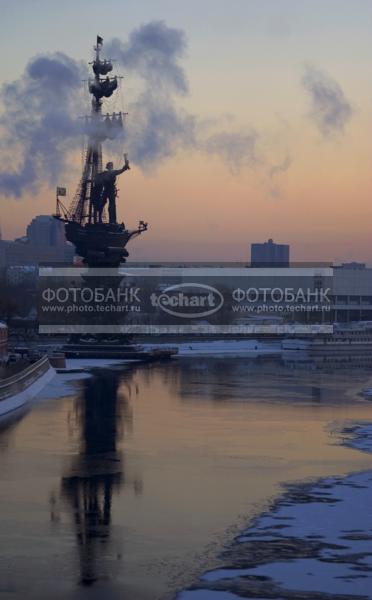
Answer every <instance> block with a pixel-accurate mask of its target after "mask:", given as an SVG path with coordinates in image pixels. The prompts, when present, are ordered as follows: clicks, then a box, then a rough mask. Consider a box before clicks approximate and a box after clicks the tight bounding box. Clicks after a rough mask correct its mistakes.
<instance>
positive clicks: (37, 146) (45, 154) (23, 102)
mask: <svg viewBox="0 0 372 600" xmlns="http://www.w3.org/2000/svg"><path fill="white" fill-rule="evenodd" d="M82 73H83V70H82V67H81V66H80V65H79V64H78V63H76V62H75V61H74V60H72V59H71V58H69V57H68V56H66V55H65V54H62V53H60V52H58V53H55V54H53V55H50V56H40V57H36V58H34V59H32V60H31V61H30V63H29V64H28V65H27V67H26V70H25V73H24V74H23V76H22V77H21V78H20V79H19V80H17V81H14V82H12V83H7V84H5V85H4V86H3V88H2V90H1V99H2V101H3V104H4V107H5V109H4V112H3V113H2V115H1V116H0V128H1V132H2V143H1V152H2V164H3V165H4V164H5V165H9V169H8V170H3V169H1V170H0V191H2V192H3V193H4V194H6V195H12V196H15V197H20V196H21V195H22V194H23V192H24V191H25V189H26V188H27V190H28V191H34V190H35V189H36V188H37V187H38V185H39V184H40V183H41V182H44V183H50V184H52V183H55V182H56V181H57V178H58V176H59V174H60V173H61V172H63V170H64V168H65V166H66V162H65V161H66V158H67V153H68V151H69V150H71V149H72V148H74V147H77V146H78V144H79V136H78V134H79V132H81V128H80V123H79V121H78V119H76V113H77V114H79V112H80V111H81V108H80V111H79V107H78V94H77V92H78V90H79V88H80V87H81V78H82ZM80 114H81V112H80ZM14 164H15V165H16V168H14Z"/></svg>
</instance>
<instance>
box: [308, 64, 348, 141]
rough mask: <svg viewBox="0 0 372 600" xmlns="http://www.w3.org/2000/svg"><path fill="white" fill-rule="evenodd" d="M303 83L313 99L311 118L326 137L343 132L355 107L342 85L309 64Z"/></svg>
mask: <svg viewBox="0 0 372 600" xmlns="http://www.w3.org/2000/svg"><path fill="white" fill-rule="evenodd" d="M302 84H303V86H304V88H305V90H306V91H307V92H308V94H309V96H310V100H311V111H310V115H309V116H310V118H311V119H312V120H313V121H314V123H315V124H316V126H317V127H318V129H319V131H320V132H321V134H322V135H323V136H324V137H329V136H332V135H334V134H338V133H343V132H344V129H345V126H346V124H347V123H348V122H349V121H350V119H351V117H352V115H353V112H354V111H353V109H352V106H351V104H350V103H349V101H348V100H347V98H346V97H345V94H344V92H343V90H342V88H341V86H340V85H339V84H338V83H337V81H335V80H334V79H333V78H332V77H331V76H330V75H328V74H327V73H325V72H323V71H321V70H320V69H318V68H317V67H314V66H311V65H307V66H306V67H305V72H304V75H303V77H302Z"/></svg>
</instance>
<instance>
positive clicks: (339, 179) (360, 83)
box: [0, 0, 372, 263]
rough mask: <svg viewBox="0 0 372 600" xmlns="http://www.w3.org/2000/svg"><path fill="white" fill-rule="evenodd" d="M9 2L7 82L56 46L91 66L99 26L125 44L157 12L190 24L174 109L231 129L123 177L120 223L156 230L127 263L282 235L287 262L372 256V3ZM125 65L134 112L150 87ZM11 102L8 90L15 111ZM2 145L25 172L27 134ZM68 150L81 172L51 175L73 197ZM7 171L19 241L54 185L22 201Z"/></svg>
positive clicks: (189, 256) (182, 26)
mask: <svg viewBox="0 0 372 600" xmlns="http://www.w3.org/2000/svg"><path fill="white" fill-rule="evenodd" d="M0 4H1V10H2V17H3V18H2V22H3V23H2V25H3V26H2V36H1V46H2V48H1V51H2V56H4V55H5V56H7V57H8V59H7V61H6V67H5V68H4V70H3V73H2V75H1V84H4V83H6V82H11V81H13V80H18V79H19V78H21V77H22V76H23V73H24V69H25V67H26V65H27V63H28V62H29V60H30V59H32V57H34V56H37V55H41V54H50V53H53V52H56V51H62V52H64V53H65V54H67V55H68V56H70V57H71V58H73V59H74V60H75V61H80V60H84V61H88V60H91V57H92V45H93V43H94V40H95V36H96V34H97V33H99V34H100V35H102V36H103V37H104V40H105V43H106V40H107V42H108V41H109V40H110V39H112V38H114V37H118V38H120V40H122V41H123V42H124V43H125V42H126V40H128V37H129V36H130V34H131V32H132V31H133V30H136V29H138V28H139V27H141V26H143V25H144V24H146V23H151V22H153V21H156V22H159V21H164V23H165V25H166V27H167V28H170V29H176V30H177V31H182V32H184V35H185V39H186V41H187V47H186V48H185V51H184V52H183V54H181V55H179V56H177V57H176V58H175V62H176V64H177V66H178V67H179V68H180V69H182V70H183V71H184V75H185V77H186V78H187V81H188V92H187V94H175V95H174V98H173V102H174V106H175V107H176V109H177V110H179V111H187V113H188V114H190V115H192V116H193V117H194V118H195V119H196V123H197V131H198V134H199V131H200V130H202V129H203V128H204V127H205V128H206V129H207V128H208V127H209V125H208V123H210V122H211V123H212V129H213V133H218V132H223V133H224V135H225V137H221V138H217V139H219V140H220V143H219V144H218V143H217V146H218V147H217V149H216V150H215V151H213V152H212V151H211V147H210V145H208V143H206V142H205V141H204V142H200V143H196V144H192V145H189V146H187V145H182V144H181V145H180V147H176V148H175V150H174V152H173V153H172V156H170V157H169V158H167V159H165V160H163V159H162V158H159V160H158V159H157V158H156V156H155V157H153V160H150V162H149V164H148V165H146V164H145V165H140V164H136V162H135V161H132V168H131V171H130V172H129V173H126V174H124V175H123V176H122V178H121V179H120V181H118V183H119V188H120V192H119V200H118V214H119V220H120V221H121V220H124V221H125V223H126V224H127V225H128V226H134V225H136V223H137V222H138V220H139V219H143V220H145V221H148V222H149V230H148V232H147V233H146V234H145V235H144V236H141V238H140V239H138V240H137V241H135V242H133V244H132V245H131V248H130V254H131V259H133V260H154V259H155V260H160V259H173V258H174V259H177V260H198V259H199V260H203V259H208V260H213V259H216V260H222V259H226V260H238V261H239V260H247V259H248V258H249V244H250V243H251V242H259V241H265V240H267V239H268V238H273V239H274V241H278V242H281V243H289V244H290V245H291V258H292V259H293V260H299V261H300V260H319V261H321V260H334V261H346V260H362V261H365V262H368V263H372V175H371V166H372V141H371V129H372V128H371V118H372V55H371V52H370V40H371V33H372V3H371V2H369V1H368V0H323V1H319V0H311V1H309V0H264V1H261V0H233V1H232V2H230V3H226V2H222V1H220V0H213V1H212V0H203V1H202V2H200V1H199V2H196V0H190V1H189V2H187V3H181V2H178V1H175V2H174V1H172V2H171V1H170V0H167V1H166V0H159V1H157V2H151V1H145V0H138V1H137V2H134V1H133V2H132V1H127V2H122V1H120V0H108V1H107V2H105V9H104V11H103V10H102V3H100V2H98V1H97V0H92V2H90V3H89V6H90V9H89V11H88V6H87V3H86V2H84V1H82V0H75V1H74V2H73V1H72V0H65V2H63V3H61V2H54V1H49V2H45V1H42V0H30V1H27V2H26V0H17V1H16V2H14V3H13V4H12V5H10V3H8V2H5V1H4V0H2V1H1V2H0ZM100 6H101V10H98V9H99V7H100ZM95 8H96V9H97V10H95ZM110 15H115V18H113V19H110V18H108V17H109V16H110ZM83 23H84V26H82V24H83ZM118 70H119V71H120V72H121V73H122V74H124V75H126V78H125V79H124V82H123V84H122V85H123V88H122V89H123V92H124V94H123V99H124V108H126V105H127V103H128V104H130V102H131V101H132V100H133V99H135V98H137V97H138V94H139V90H138V86H140V84H141V82H139V81H138V79H137V78H136V76H135V74H134V73H131V74H129V75H128V74H127V73H126V70H125V66H122V65H118ZM6 110H7V107H6V106H5V105H4V97H3V107H2V114H3V115H5V117H6ZM129 112H130V111H129ZM76 116H79V115H76ZM131 118H133V114H131V112H130V114H129V115H128V119H131ZM1 123H2V128H1V129H3V127H4V120H2V121H1ZM5 127H6V123H5ZM1 129H0V131H1ZM252 130H254V131H255V132H256V134H257V138H256V142H255V156H256V160H255V161H254V164H253V165H252V164H248V161H245V160H241V161H240V160H239V158H238V159H237V160H236V161H235V163H234V158H231V157H232V156H233V157H235V158H236V154H234V150H232V149H231V147H230V146H234V140H236V139H241V136H243V137H244V135H245V133H246V132H251V131H252ZM208 135H211V134H210V133H208ZM3 139H4V140H6V132H5V133H4V137H3ZM224 139H225V140H226V144H225V143H224V142H223V140H224ZM131 150H132V155H133V154H134V150H133V148H131V144H130V143H128V144H127V147H125V148H123V151H127V152H128V153H129V158H131ZM0 151H2V152H4V153H5V156H6V158H5V159H3V161H2V168H1V169H0V172H4V169H5V170H8V171H9V170H12V169H13V170H15V169H16V168H18V167H19V164H20V161H21V158H20V156H21V155H22V152H23V149H22V142H20V143H19V144H17V149H16V154H15V157H14V161H9V148H4V143H3V144H2V145H1V146H0ZM242 152H243V154H244V149H243V151H242ZM238 156H239V152H238ZM111 157H112V156H107V158H111ZM113 158H114V162H115V164H116V165H117V166H121V165H119V162H120V158H119V157H118V156H117V155H116V154H115V155H114V157H113ZM69 160H70V162H71V161H72V162H73V163H74V166H75V168H71V169H70V172H64V173H60V174H59V175H58V181H56V182H55V183H58V184H59V185H66V186H67V188H68V192H69V198H71V196H72V195H73V193H74V191H75V188H76V185H77V183H78V179H79V168H80V158H79V154H78V153H76V152H75V151H74V152H73V153H71V155H70V157H69ZM143 167H144V168H143ZM1 181H2V178H1V176H0V226H1V230H2V236H3V239H13V238H14V237H17V236H21V235H23V234H24V231H25V227H26V225H27V224H28V223H29V222H30V220H31V219H32V217H33V216H35V215H37V214H49V213H52V212H53V211H54V204H55V191H54V187H55V186H54V185H52V184H50V183H49V182H48V178H47V177H45V179H44V180H43V177H42V175H41V176H39V179H38V183H37V186H36V189H35V191H34V192H33V191H32V190H31V189H29V188H28V186H27V185H26V186H25V189H24V191H23V193H22V195H21V197H18V198H15V197H13V196H12V195H11V194H9V190H8V191H4V188H3V189H2V186H1Z"/></svg>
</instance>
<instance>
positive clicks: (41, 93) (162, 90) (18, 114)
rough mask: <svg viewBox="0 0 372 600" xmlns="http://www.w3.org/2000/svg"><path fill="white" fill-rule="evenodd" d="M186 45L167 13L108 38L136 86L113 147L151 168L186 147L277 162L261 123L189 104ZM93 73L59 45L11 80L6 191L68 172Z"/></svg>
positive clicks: (2, 176)
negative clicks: (214, 116) (209, 113)
mask: <svg viewBox="0 0 372 600" xmlns="http://www.w3.org/2000/svg"><path fill="white" fill-rule="evenodd" d="M186 49H187V46H186V37H185V34H184V32H183V31H181V30H179V29H175V28H171V27H168V26H167V25H166V24H165V23H164V22H163V21H153V22H151V23H148V24H145V25H142V26H141V27H139V28H137V29H135V30H134V31H133V32H132V33H131V34H130V36H129V39H128V41H127V42H122V41H121V40H119V39H113V40H111V41H107V42H106V41H105V44H104V54H105V56H107V57H110V58H112V59H114V60H116V61H118V64H119V65H120V66H121V67H122V70H123V72H124V75H125V76H126V80H125V83H127V81H128V80H129V81H130V87H131V91H133V90H135V92H134V93H133V94H132V97H131V100H130V101H129V105H128V107H127V106H126V107H125V108H128V112H129V113H130V114H129V118H128V119H127V120H126V123H125V127H124V132H123V137H122V138H121V139H117V140H116V141H113V142H109V144H111V149H112V150H114V149H116V150H119V149H120V153H121V152H122V151H123V149H124V147H125V149H126V150H127V151H128V152H129V156H130V160H131V161H132V162H133V163H135V164H137V165H138V166H139V167H140V168H141V169H143V170H148V169H151V168H152V167H154V166H157V165H159V163H161V162H162V161H164V160H167V159H169V158H170V157H173V156H174V155H175V154H176V153H177V152H179V151H184V150H192V151H197V152H204V153H208V154H211V155H215V156H218V157H219V158H221V159H222V160H223V162H224V163H225V165H226V166H227V167H228V168H229V169H230V171H231V172H233V173H236V172H237V171H239V170H240V169H241V168H254V167H256V166H257V165H258V164H265V165H266V166H265V168H270V166H267V161H266V163H265V159H264V158H263V159H262V158H260V156H259V154H260V153H259V150H258V148H259V143H260V139H261V136H260V134H259V133H258V132H257V131H256V130H255V129H254V128H252V127H248V128H247V129H246V131H241V130H238V131H233V128H232V127H230V126H229V125H228V126H226V124H225V126H222V125H221V123H222V122H223V119H221V120H220V121H218V120H217V121H216V120H215V121H214V122H213V123H211V122H210V123H206V122H205V121H203V120H202V119H200V117H198V115H194V114H190V113H189V112H187V111H186V110H184V109H182V108H181V103H182V99H183V98H184V97H185V96H187V94H188V82H187V77H186V74H185V71H184V68H183V66H182V64H181V61H182V59H183V58H184V57H185V54H186ZM116 64H117V63H116ZM87 77H88V73H87V70H86V69H85V67H84V65H83V63H80V62H76V61H74V60H73V59H71V58H69V57H68V56H66V55H65V54H62V53H60V52H57V53H55V54H52V55H47V56H38V57H35V58H33V59H32V60H31V61H30V63H29V64H28V65H27V67H26V69H25V73H24V74H23V76H22V77H21V78H20V79H19V80H17V81H14V82H12V83H7V84H5V85H4V86H3V88H2V90H1V92H0V93H1V99H2V101H3V104H4V107H5V108H4V111H3V113H2V114H1V116H0V129H1V133H2V139H3V143H2V145H1V146H0V150H1V154H2V165H1V167H0V193H3V194H6V195H11V196H14V197H20V196H22V195H23V193H25V192H26V191H27V192H28V193H30V191H36V190H37V188H38V187H39V186H40V185H42V184H45V183H46V184H50V185H52V184H55V183H56V182H57V180H58V178H59V177H61V175H62V174H64V173H65V172H66V168H67V166H68V159H69V156H71V152H73V151H75V150H76V149H79V148H80V147H81V133H82V129H83V121H82V120H81V119H80V120H79V118H78V117H80V116H82V115H84V114H85V113H86V111H87V106H86V99H85V102H84V101H83V94H82V93H81V90H82V83H81V81H82V79H84V78H85V79H87ZM124 89H125V88H124ZM104 110H105V109H104Z"/></svg>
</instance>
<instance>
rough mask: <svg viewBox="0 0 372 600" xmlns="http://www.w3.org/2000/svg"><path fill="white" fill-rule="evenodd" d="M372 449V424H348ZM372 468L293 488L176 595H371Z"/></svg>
mask: <svg viewBox="0 0 372 600" xmlns="http://www.w3.org/2000/svg"><path fill="white" fill-rule="evenodd" d="M342 433H343V435H344V436H345V439H344V444H345V445H347V446H348V447H351V448H357V449H359V450H362V451H365V452H372V425H371V424H367V423H365V424H363V425H360V426H357V425H354V426H350V427H347V428H345V429H344V431H343V432H342ZM371 506H372V471H366V472H362V473H357V474H353V475H349V476H347V477H344V478H343V477H330V478H326V479H322V480H320V481H318V482H316V483H306V484H299V485H289V486H287V489H286V492H285V493H284V495H283V496H282V497H281V498H280V499H279V500H278V501H277V502H275V503H274V505H273V506H272V507H271V509H270V510H269V511H267V512H265V513H263V514H262V515H261V516H260V517H259V518H258V519H257V520H256V522H255V523H254V524H253V525H252V526H251V527H249V528H248V529H247V530H246V531H244V532H243V533H242V534H241V535H240V536H239V537H237V538H236V539H235V540H234V542H233V543H232V544H231V545H230V547H229V548H227V549H226V550H225V551H224V552H223V553H222V555H221V561H222V563H223V565H222V566H221V567H220V568H218V569H214V570H211V571H208V572H206V573H205V574H204V575H203V576H202V578H201V580H200V581H199V583H197V584H195V585H194V586H192V587H191V588H190V589H189V590H187V591H184V592H182V593H180V594H178V596H177V599H178V600H212V599H213V600H238V599H239V598H250V599H251V600H256V599H258V598H260V599H266V598H270V599H275V598H278V599H283V598H285V599H286V600H299V599H301V600H331V598H332V599H333V600H343V599H346V598H348V599H349V600H350V599H351V598H359V599H361V598H363V599H370V598H372V511H371Z"/></svg>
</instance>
